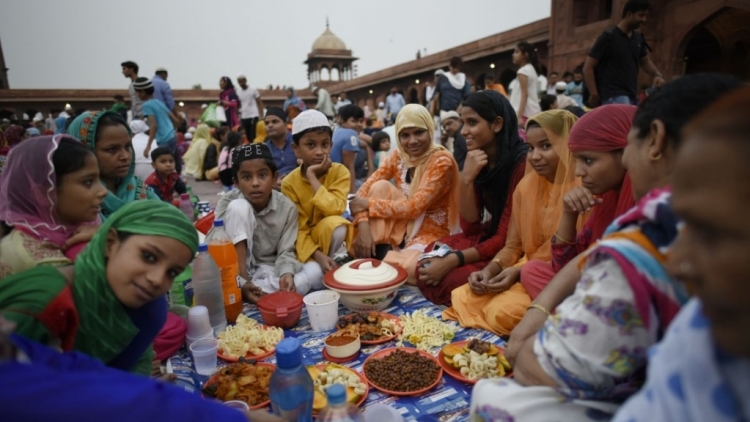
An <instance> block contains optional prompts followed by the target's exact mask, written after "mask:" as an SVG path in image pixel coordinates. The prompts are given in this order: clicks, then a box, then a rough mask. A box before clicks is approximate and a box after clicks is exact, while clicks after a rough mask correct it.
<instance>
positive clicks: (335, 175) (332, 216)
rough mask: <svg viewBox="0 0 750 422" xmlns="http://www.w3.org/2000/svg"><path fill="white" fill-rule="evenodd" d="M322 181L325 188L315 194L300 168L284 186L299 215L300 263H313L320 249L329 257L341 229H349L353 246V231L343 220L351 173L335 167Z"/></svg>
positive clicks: (349, 242) (346, 221)
mask: <svg viewBox="0 0 750 422" xmlns="http://www.w3.org/2000/svg"><path fill="white" fill-rule="evenodd" d="M319 180H320V184H321V185H322V186H321V187H320V189H318V191H317V192H315V194H313V190H312V186H311V185H310V182H309V181H308V180H307V177H305V175H304V174H302V167H301V166H300V167H297V168H296V169H294V170H293V171H292V172H291V173H289V174H288V175H287V176H286V177H284V180H283V181H282V182H281V192H282V193H283V194H284V195H286V197H287V198H289V199H291V200H292V202H294V204H295V205H296V206H297V212H298V214H299V216H298V222H299V233H298V234H297V259H298V260H299V261H300V262H309V261H311V260H312V259H313V258H312V256H313V254H314V253H315V251H316V250H318V249H320V250H321V252H323V253H325V254H326V255H328V254H329V252H330V251H329V249H330V247H331V236H332V235H333V231H334V230H335V229H336V227H338V226H341V225H345V226H347V232H346V244H347V245H351V244H352V237H353V234H354V230H353V227H352V225H351V223H350V222H349V221H348V220H347V219H345V218H344V217H342V215H343V214H344V212H345V211H346V204H347V202H346V197H347V195H348V194H349V169H347V168H346V167H345V166H343V165H341V164H338V163H333V164H332V165H331V168H330V169H329V170H328V173H326V174H325V176H323V177H321V178H320V179H319Z"/></svg>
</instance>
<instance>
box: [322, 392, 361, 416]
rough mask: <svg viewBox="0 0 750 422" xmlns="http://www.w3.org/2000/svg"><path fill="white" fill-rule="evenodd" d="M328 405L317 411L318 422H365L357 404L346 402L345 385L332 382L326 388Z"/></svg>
mask: <svg viewBox="0 0 750 422" xmlns="http://www.w3.org/2000/svg"><path fill="white" fill-rule="evenodd" d="M326 396H327V397H328V406H326V407H324V408H323V410H321V411H320V413H318V418H317V419H316V420H317V421H318V422H365V418H364V416H362V414H361V413H359V410H358V409H357V406H355V405H353V404H351V403H347V401H346V386H344V384H333V385H332V386H330V387H328V389H327V390H326Z"/></svg>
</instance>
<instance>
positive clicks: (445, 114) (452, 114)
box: [440, 110, 461, 122]
mask: <svg viewBox="0 0 750 422" xmlns="http://www.w3.org/2000/svg"><path fill="white" fill-rule="evenodd" d="M460 118H461V116H459V115H458V112H457V111H456V110H451V111H445V110H440V121H441V122H442V121H445V120H447V119H460Z"/></svg>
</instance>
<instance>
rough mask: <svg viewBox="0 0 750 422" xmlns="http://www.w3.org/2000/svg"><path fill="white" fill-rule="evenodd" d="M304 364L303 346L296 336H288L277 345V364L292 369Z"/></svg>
mask: <svg viewBox="0 0 750 422" xmlns="http://www.w3.org/2000/svg"><path fill="white" fill-rule="evenodd" d="M301 364H302V347H301V346H300V343H299V340H298V339H297V338H296V337H286V338H285V339H283V340H281V341H280V342H279V344H277V345H276V365H278V367H279V368H283V369H292V368H296V367H298V366H300V365H301Z"/></svg>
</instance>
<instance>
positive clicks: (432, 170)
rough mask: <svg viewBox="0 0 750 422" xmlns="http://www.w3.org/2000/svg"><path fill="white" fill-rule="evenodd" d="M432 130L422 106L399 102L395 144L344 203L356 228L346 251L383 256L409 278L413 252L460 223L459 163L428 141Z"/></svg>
mask: <svg viewBox="0 0 750 422" xmlns="http://www.w3.org/2000/svg"><path fill="white" fill-rule="evenodd" d="M434 131H435V126H434V121H433V119H432V116H430V113H429V112H428V111H427V109H426V108H424V107H422V106H420V105H417V104H409V105H407V106H405V107H404V108H402V109H401V111H400V112H399V113H398V117H397V118H396V138H397V146H398V150H396V151H393V152H392V153H391V154H390V155H389V156H388V157H387V158H386V159H385V161H383V163H381V164H380V167H379V168H378V170H377V171H376V172H375V173H373V175H372V176H370V177H369V178H368V179H367V181H366V182H365V183H364V184H363V185H362V187H361V188H359V191H357V196H356V197H355V198H354V199H353V200H352V201H351V202H350V204H349V207H350V210H351V212H352V214H354V217H355V218H354V224H355V225H356V226H357V229H358V232H357V236H356V238H355V240H354V245H353V251H351V252H353V254H354V255H355V256H356V257H358V258H370V257H371V256H376V257H378V258H381V259H383V256H385V259H383V260H384V261H385V262H388V263H390V264H394V265H400V266H402V267H404V268H405V269H406V270H407V272H408V273H409V281H410V282H411V283H412V284H415V283H416V278H415V270H416V264H417V258H418V257H419V255H420V254H422V253H423V252H424V250H425V248H426V247H427V245H429V244H430V243H432V242H434V241H436V240H438V239H440V238H442V237H445V236H447V235H449V234H451V233H452V232H455V231H457V230H458V227H459V225H458V179H459V172H458V165H457V164H456V160H455V159H454V158H453V155H452V154H451V153H450V152H449V151H448V150H446V149H445V148H444V147H443V146H441V145H437V144H435V143H434V142H433V133H434ZM391 180H394V181H395V185H394V184H392V183H391ZM376 250H377V253H376ZM388 250H390V252H387V255H386V254H385V253H384V252H386V251H388Z"/></svg>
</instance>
